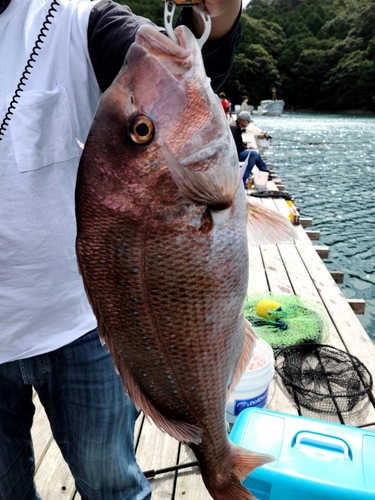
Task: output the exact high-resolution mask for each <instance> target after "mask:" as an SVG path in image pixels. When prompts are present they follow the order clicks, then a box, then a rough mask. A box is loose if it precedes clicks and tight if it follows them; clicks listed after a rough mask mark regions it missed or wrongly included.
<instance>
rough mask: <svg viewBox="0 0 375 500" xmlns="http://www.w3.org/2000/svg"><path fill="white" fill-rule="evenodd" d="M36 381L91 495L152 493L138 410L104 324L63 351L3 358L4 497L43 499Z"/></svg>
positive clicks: (100, 499)
mask: <svg viewBox="0 0 375 500" xmlns="http://www.w3.org/2000/svg"><path fill="white" fill-rule="evenodd" d="M32 386H34V388H35V390H36V391H37V392H38V395H39V398H40V400H41V402H42V404H43V406H44V408H45V410H46V413H47V415H48V418H49V421H50V424H51V427H52V431H53V435H54V437H55V440H56V442H57V444H58V445H59V447H60V449H61V452H62V454H63V456H64V458H65V460H66V462H67V463H68V465H69V467H70V470H71V472H72V474H73V476H74V479H75V483H76V487H77V490H78V491H79V493H80V494H81V496H82V498H83V499H85V500H146V499H147V500H149V499H150V498H151V490H150V486H149V484H148V482H147V480H146V478H145V477H144V475H143V474H142V472H141V470H140V469H139V467H138V465H137V463H136V460H135V454H134V439H133V433H134V422H135V420H136V418H137V411H136V408H135V407H134V405H133V403H132V402H131V400H130V398H129V397H128V396H126V395H125V393H124V389H123V386H122V382H121V379H120V377H119V376H118V375H117V374H116V372H115V370H114V367H113V364H112V361H111V358H110V356H109V354H108V352H107V350H106V348H105V347H103V346H102V345H101V344H100V341H99V338H98V332H97V330H93V331H92V332H89V333H87V334H86V335H84V336H83V337H81V338H79V339H78V340H76V341H75V342H72V343H71V344H69V345H67V346H64V347H62V348H60V349H58V350H56V351H53V352H50V353H47V354H43V355H40V356H35V357H33V358H29V359H24V360H21V361H12V362H9V363H4V364H2V365H0V498H1V500H37V499H39V498H40V497H39V495H38V494H37V493H36V491H35V484H34V479H33V476H34V453H33V446H32V441H31V436H30V428H31V425H32V421H33V415H34V411H35V408H34V405H33V403H32V400H31V397H32Z"/></svg>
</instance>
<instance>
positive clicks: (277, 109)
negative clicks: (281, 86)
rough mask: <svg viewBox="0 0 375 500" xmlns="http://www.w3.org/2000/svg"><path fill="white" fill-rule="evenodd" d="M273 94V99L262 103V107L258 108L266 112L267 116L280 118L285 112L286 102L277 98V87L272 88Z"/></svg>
mask: <svg viewBox="0 0 375 500" xmlns="http://www.w3.org/2000/svg"><path fill="white" fill-rule="evenodd" d="M271 92H272V99H265V100H264V101H260V106H258V109H260V110H261V111H265V112H266V114H267V116H279V115H281V113H282V112H283V110H284V106H285V102H284V101H283V100H282V99H278V98H277V95H276V88H275V87H273V88H272V90H271ZM260 114H262V113H260Z"/></svg>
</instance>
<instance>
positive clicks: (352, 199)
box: [256, 113, 375, 342]
mask: <svg viewBox="0 0 375 500" xmlns="http://www.w3.org/2000/svg"><path fill="white" fill-rule="evenodd" d="M256 125H257V126H258V127H260V128H261V129H262V130H266V131H267V132H268V133H269V134H270V135H271V136H272V137H273V139H272V146H271V148H269V149H267V150H266V151H265V156H266V158H267V160H268V162H269V163H270V164H271V165H272V166H273V167H274V168H275V170H276V172H277V174H278V176H279V177H280V178H281V179H283V182H284V183H285V184H286V186H287V190H288V191H289V192H290V193H291V194H292V195H293V196H294V198H295V203H296V205H297V206H299V207H301V214H302V216H304V217H312V218H313V229H315V230H320V233H321V236H320V244H325V245H329V246H330V256H329V258H328V259H326V260H325V263H326V265H327V267H328V268H329V269H331V270H333V269H340V270H342V271H344V273H345V276H344V284H343V285H339V286H340V288H341V290H342V291H343V293H344V295H345V296H346V297H347V298H353V297H355V298H363V299H364V300H365V301H366V313H365V314H364V315H360V316H358V318H359V320H360V321H361V323H362V325H363V327H364V328H365V330H366V331H367V333H368V334H369V336H370V337H371V338H372V339H373V341H374V342H375V242H374V239H375V238H374V236H375V139H374V131H375V118H374V117H362V116H348V115H321V114H319V115H318V114H296V113H284V114H283V115H282V116H279V117H266V116H264V117H257V118H256Z"/></svg>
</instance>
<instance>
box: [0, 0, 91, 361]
mask: <svg viewBox="0 0 375 500" xmlns="http://www.w3.org/2000/svg"><path fill="white" fill-rule="evenodd" d="M60 4H61V5H60V6H58V7H57V8H56V9H57V10H56V12H55V13H54V18H53V20H52V24H48V25H47V26H48V31H47V30H45V31H44V32H45V34H46V36H45V37H42V40H44V42H43V43H41V44H40V50H37V51H36V52H37V53H38V55H37V56H36V57H35V62H33V63H32V65H33V68H31V69H30V75H29V76H28V79H27V80H26V85H25V86H24V87H22V91H21V92H20V94H19V95H20V97H19V99H18V103H17V104H16V107H15V110H13V114H12V116H11V117H10V121H9V123H8V122H7V128H6V130H5V132H4V135H3V137H2V140H0V363H4V362H7V361H11V360H16V359H22V358H27V357H31V356H35V355H37V354H42V353H45V352H49V351H52V350H54V349H57V348H59V347H61V346H63V345H66V344H68V343H70V342H72V341H74V340H75V339H77V338H78V337H80V336H82V335H83V334H85V333H86V332H88V331H90V330H91V329H93V328H95V326H96V321H95V318H94V316H93V313H92V311H91V308H90V305H89V303H88V301H87V298H86V294H85V291H84V289H83V284H82V279H81V277H80V275H79V272H78V268H77V261H76V256H75V236H76V223H75V209H74V190H75V181H76V173H77V167H78V162H79V155H80V148H79V146H78V144H77V140H76V139H79V140H80V141H81V142H84V141H85V139H86V136H87V133H88V130H89V127H90V124H91V122H92V119H93V117H94V114H95V110H96V107H97V105H98V101H99V98H100V89H99V86H98V83H97V81H96V78H95V75H94V71H93V68H92V65H91V62H90V58H89V54H88V49H87V25H88V19H89V15H90V12H91V9H92V7H93V5H94V4H95V2H90V1H87V0H72V1H68V0H61V1H60ZM50 5H51V1H48V2H46V1H45V0H30V1H28V2H25V1H24V0H12V1H11V3H10V5H9V6H8V8H7V9H6V10H5V11H4V13H3V14H1V15H0V33H1V36H0V61H1V69H0V122H2V120H3V118H4V116H5V113H6V111H7V109H8V106H9V103H10V101H11V99H12V96H13V94H14V91H15V90H16V88H17V85H18V82H19V80H20V77H21V75H22V72H23V70H24V67H25V65H26V62H27V60H28V59H29V56H30V53H31V51H32V48H33V47H34V44H35V41H36V39H37V36H38V33H39V32H40V29H41V28H42V25H43V22H44V20H45V18H46V15H47V12H48V9H49V8H50Z"/></svg>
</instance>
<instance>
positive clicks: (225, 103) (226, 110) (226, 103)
mask: <svg viewBox="0 0 375 500" xmlns="http://www.w3.org/2000/svg"><path fill="white" fill-rule="evenodd" d="M219 99H220V104H221V106H222V108H223V111H224V114H225V116H226V117H227V118H229V115H230V107H229V101H228V99H227V96H226V94H225V93H224V92H220V94H219Z"/></svg>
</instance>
